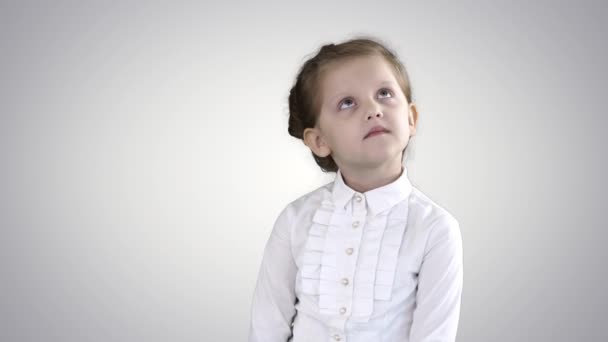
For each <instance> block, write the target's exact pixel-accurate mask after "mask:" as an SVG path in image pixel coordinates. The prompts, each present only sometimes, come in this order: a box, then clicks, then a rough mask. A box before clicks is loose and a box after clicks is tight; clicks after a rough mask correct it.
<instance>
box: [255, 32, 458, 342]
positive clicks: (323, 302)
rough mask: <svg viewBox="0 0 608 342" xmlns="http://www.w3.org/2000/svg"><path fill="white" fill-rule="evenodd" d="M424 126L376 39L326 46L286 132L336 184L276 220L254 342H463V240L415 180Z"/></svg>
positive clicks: (391, 56) (293, 97) (295, 94)
mask: <svg viewBox="0 0 608 342" xmlns="http://www.w3.org/2000/svg"><path fill="white" fill-rule="evenodd" d="M417 121H418V112H417V110H416V106H415V105H414V103H413V102H412V93H411V89H410V83H409V77H408V75H407V72H406V70H405V68H404V67H403V65H402V63H401V62H400V61H399V60H398V58H397V57H396V54H395V53H394V52H392V51H391V50H389V49H388V48H387V47H385V46H384V45H383V44H381V43H380V42H379V41H378V40H377V39H370V38H364V37H360V38H358V39H352V40H349V41H346V42H343V43H341V44H337V45H334V44H328V45H325V46H323V47H322V48H321V49H320V50H319V51H318V53H317V54H316V56H314V57H313V58H311V59H309V60H307V61H306V62H305V63H304V65H303V66H302V67H301V69H300V71H299V74H298V76H297V79H296V82H295V84H294V86H293V88H292V89H291V92H290V94H289V129H288V131H289V134H291V135H292V136H294V137H296V138H298V139H302V140H303V142H304V143H305V144H306V145H307V146H308V147H309V148H310V149H311V151H312V155H313V157H314V159H315V161H316V162H317V164H318V165H319V167H320V168H321V169H322V170H323V171H325V172H336V176H335V180H334V181H333V182H331V183H328V184H326V185H323V186H321V187H319V188H317V189H316V190H314V191H311V192H309V193H307V194H305V195H303V196H301V197H299V198H297V199H295V200H294V201H293V202H291V203H289V204H288V205H287V206H286V207H285V208H284V209H283V210H282V211H281V213H280V214H279V215H278V218H277V219H276V221H275V224H274V227H273V230H272V233H271V235H270V238H269V239H268V242H267V244H266V247H265V250H264V256H263V259H262V264H261V268H260V270H259V273H258V280H257V283H256V287H255V292H254V295H253V303H252V306H251V326H250V331H249V341H250V342H286V341H293V342H308V341H314V342H321V341H327V342H335V341H348V342H371V341H374V342H376V341H386V342H389V341H394V342H397V341H400V342H403V341H410V342H421V341H429V342H430V341H454V340H455V338H456V331H457V327H458V320H459V316H460V303H461V293H462V287H463V260H462V237H461V233H460V228H459V225H458V222H457V221H456V219H454V217H453V216H452V215H451V214H450V213H448V212H447V211H446V210H445V209H443V208H442V207H440V206H439V205H437V204H436V203H434V202H433V201H431V200H430V199H429V198H428V197H427V196H425V195H424V194H423V193H422V192H420V190H418V189H417V188H415V187H414V186H412V184H411V183H410V181H409V179H408V177H407V169H406V168H405V166H404V165H405V164H404V159H405V155H406V154H405V152H406V147H407V145H408V141H409V139H410V137H411V136H413V135H414V134H415V132H416V123H417Z"/></svg>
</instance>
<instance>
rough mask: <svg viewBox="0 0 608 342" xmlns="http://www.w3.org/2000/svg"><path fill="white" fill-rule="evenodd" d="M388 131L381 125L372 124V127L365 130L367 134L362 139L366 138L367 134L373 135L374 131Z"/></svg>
mask: <svg viewBox="0 0 608 342" xmlns="http://www.w3.org/2000/svg"><path fill="white" fill-rule="evenodd" d="M380 132H383V133H388V132H389V130H388V129H386V128H384V127H382V126H374V127H372V129H370V130H369V132H367V134H366V135H365V137H364V138H363V139H367V138H368V137H369V136H371V135H373V134H374V133H380Z"/></svg>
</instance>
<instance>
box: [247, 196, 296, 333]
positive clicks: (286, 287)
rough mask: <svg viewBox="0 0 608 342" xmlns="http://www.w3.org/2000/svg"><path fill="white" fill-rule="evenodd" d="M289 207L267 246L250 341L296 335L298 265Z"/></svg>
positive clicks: (255, 295)
mask: <svg viewBox="0 0 608 342" xmlns="http://www.w3.org/2000/svg"><path fill="white" fill-rule="evenodd" d="M289 209H290V208H289V207H286V208H285V209H283V211H282V212H281V213H280V214H279V216H278V218H277V219H276V221H275V224H274V227H273V229H272V233H271V234H270V237H269V239H268V242H267V243H266V247H265V249H264V255H263V258H262V264H261V267H260V270H259V273H258V279H257V282H256V286H255V291H254V294H253V301H252V306H251V325H250V330H249V342H286V341H287V340H288V338H289V337H290V336H291V335H292V329H291V323H292V320H293V318H294V316H295V313H296V310H295V300H296V295H295V279H296V272H297V267H296V264H295V262H294V258H293V255H292V252H291V225H292V223H293V222H292V217H291V216H292V215H291V211H290V210H289Z"/></svg>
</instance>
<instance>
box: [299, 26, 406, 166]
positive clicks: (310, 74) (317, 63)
mask: <svg viewBox="0 0 608 342" xmlns="http://www.w3.org/2000/svg"><path fill="white" fill-rule="evenodd" d="M363 56H381V57H384V59H385V60H386V61H387V62H388V64H389V65H390V66H391V67H392V68H393V72H394V74H395V78H396V79H397V82H398V83H399V87H400V88H401V90H402V91H403V94H404V95H405V97H406V99H407V101H408V103H412V90H411V87H410V81H409V76H408V73H407V71H406V69H405V67H404V66H403V64H402V63H401V61H400V60H399V58H398V57H397V54H396V53H395V52H394V51H393V50H392V49H390V48H388V47H387V45H386V44H385V43H383V42H382V41H380V40H379V39H377V38H371V37H362V36H359V37H357V38H354V39H350V40H347V41H344V42H342V43H340V44H333V43H329V44H326V45H323V46H322V47H321V48H320V49H319V50H318V51H317V53H316V55H315V56H314V57H312V58H310V59H308V60H306V61H305V62H304V64H303V65H302V67H301V68H300V69H299V71H298V75H297V77H296V80H295V84H294V85H293V86H292V88H291V90H290V91H289V100H288V101H289V120H288V122H289V124H288V129H287V131H288V132H289V134H290V135H291V136H293V137H295V138H298V139H301V140H304V130H305V129H306V128H313V127H315V126H316V124H317V120H318V118H319V114H320V105H321V101H320V100H321V96H320V94H319V90H320V85H321V84H320V81H321V80H322V78H323V76H324V74H325V72H326V71H327V70H328V69H330V67H331V65H333V64H334V63H337V62H341V61H345V60H348V59H351V58H354V57H363ZM406 148H407V146H406ZM311 152H312V151H311ZM404 155H405V149H404V150H403V153H402V160H403V157H404ZM312 156H313V157H314V159H315V161H316V163H317V164H318V165H319V167H321V170H323V171H324V172H336V171H338V165H337V164H336V162H335V161H334V159H333V158H332V157H331V155H329V156H327V157H319V156H317V155H316V154H314V152H313V153H312Z"/></svg>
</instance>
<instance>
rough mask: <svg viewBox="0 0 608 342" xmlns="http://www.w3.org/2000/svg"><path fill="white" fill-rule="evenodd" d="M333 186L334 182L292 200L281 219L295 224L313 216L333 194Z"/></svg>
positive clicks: (281, 213)
mask: <svg viewBox="0 0 608 342" xmlns="http://www.w3.org/2000/svg"><path fill="white" fill-rule="evenodd" d="M332 186H333V181H331V182H329V183H326V184H324V185H321V186H319V187H317V188H316V189H314V190H312V191H310V192H308V193H305V194H303V195H300V196H298V197H297V198H295V199H293V200H291V201H290V202H289V203H287V204H286V205H285V206H284V207H283V209H282V210H281V212H280V214H279V219H280V220H284V221H289V222H294V221H299V220H301V219H303V218H304V217H306V216H309V215H312V214H313V213H314V211H315V210H316V209H317V208H318V207H319V206H320V205H321V202H322V201H323V200H324V199H326V198H327V197H328V196H329V195H330V194H331V189H332Z"/></svg>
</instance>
